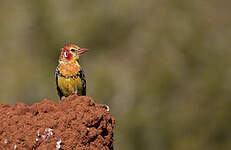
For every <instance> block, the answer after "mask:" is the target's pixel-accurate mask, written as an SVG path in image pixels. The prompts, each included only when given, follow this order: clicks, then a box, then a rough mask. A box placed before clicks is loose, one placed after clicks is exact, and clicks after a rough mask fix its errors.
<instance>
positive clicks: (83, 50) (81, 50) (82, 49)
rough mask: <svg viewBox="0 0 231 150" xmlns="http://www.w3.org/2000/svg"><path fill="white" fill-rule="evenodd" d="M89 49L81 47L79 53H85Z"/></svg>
mask: <svg viewBox="0 0 231 150" xmlns="http://www.w3.org/2000/svg"><path fill="white" fill-rule="evenodd" d="M87 51H88V50H87V49H86V48H81V49H79V50H78V53H79V55H82V54H83V53H85V52H87Z"/></svg>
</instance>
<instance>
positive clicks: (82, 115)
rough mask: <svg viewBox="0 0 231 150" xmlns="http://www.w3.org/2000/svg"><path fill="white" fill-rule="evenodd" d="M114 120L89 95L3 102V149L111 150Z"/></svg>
mask: <svg viewBox="0 0 231 150" xmlns="http://www.w3.org/2000/svg"><path fill="white" fill-rule="evenodd" d="M114 125H115V119H114V117H112V116H111V115H110V112H108V111H107V110H106V109H105V108H104V107H103V106H102V105H101V104H96V103H95V102H94V101H93V99H92V98H90V97H87V96H77V95H72V96H70V97H68V98H66V99H65V100H63V101H60V102H59V103H58V104H56V103H55V102H53V101H49V100H47V99H44V100H43V101H42V102H40V103H35V104H33V105H32V106H27V105H25V104H23V103H17V104H15V105H14V106H9V105H8V104H1V105H0V149H1V150H2V149H4V150H5V149H11V150H12V149H17V150H31V149H36V150H53V149H54V150H55V149H57V150H72V149H74V150H96V149H97V150H112V149H113V127H114Z"/></svg>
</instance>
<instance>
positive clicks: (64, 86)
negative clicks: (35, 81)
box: [58, 76, 82, 96]
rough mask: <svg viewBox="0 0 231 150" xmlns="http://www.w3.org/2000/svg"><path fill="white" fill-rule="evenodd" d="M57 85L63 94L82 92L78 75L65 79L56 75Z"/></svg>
mask: <svg viewBox="0 0 231 150" xmlns="http://www.w3.org/2000/svg"><path fill="white" fill-rule="evenodd" d="M58 86H59V88H60V90H61V91H62V93H63V95H64V96H69V95H71V94H78V95H81V93H82V81H81V79H80V77H77V78H68V79H67V78H64V77H60V76H58Z"/></svg>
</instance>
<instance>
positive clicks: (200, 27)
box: [0, 0, 231, 150]
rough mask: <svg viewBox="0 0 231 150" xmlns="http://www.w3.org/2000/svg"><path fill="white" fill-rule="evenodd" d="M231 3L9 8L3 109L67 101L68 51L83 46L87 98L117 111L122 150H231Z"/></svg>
mask: <svg viewBox="0 0 231 150" xmlns="http://www.w3.org/2000/svg"><path fill="white" fill-rule="evenodd" d="M230 14H231V1H227V0H220V1H217V0H203V1H202V0H191V1H186V0H174V1H170V0H145V1H138V0H137V1H136V0H114V1H110V0H99V1H90V0H69V1H64V0H61V1H55V0H46V1H27V0H21V1H14V2H13V1H7V0H2V1H1V5H0V83H1V86H0V102H1V103H10V104H15V103H16V102H24V103H26V104H30V105H31V104H33V103H34V102H39V101H41V100H42V99H43V98H48V99H51V100H55V101H56V102H58V96H57V93H56V87H55V80H54V72H55V69H56V65H57V60H58V57H59V54H60V49H61V48H62V47H63V46H64V45H66V44H69V43H74V44H77V45H79V46H80V47H83V48H88V49H89V52H88V53H86V54H85V55H84V56H82V57H81V65H82V67H83V68H84V70H85V72H86V76H87V95H88V96H91V97H93V98H94V99H95V101H96V102H97V103H106V104H108V105H109V106H110V108H111V112H112V114H113V115H114V116H115V118H116V128H115V145H114V146H115V150H141V149H143V150H218V149H219V150H229V149H231V142H230V141H231V128H230V124H231V50H230V47H231V41H230V40H231V17H230Z"/></svg>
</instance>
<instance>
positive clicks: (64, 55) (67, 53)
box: [60, 44, 88, 61]
mask: <svg viewBox="0 0 231 150" xmlns="http://www.w3.org/2000/svg"><path fill="white" fill-rule="evenodd" d="M87 51H88V50H87V49H85V48H80V47H78V46H77V45H73V44H69V45H66V46H64V48H62V52H61V55H60V60H65V61H71V60H73V61H76V60H78V59H79V56H80V55H81V54H83V53H85V52H87Z"/></svg>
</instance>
